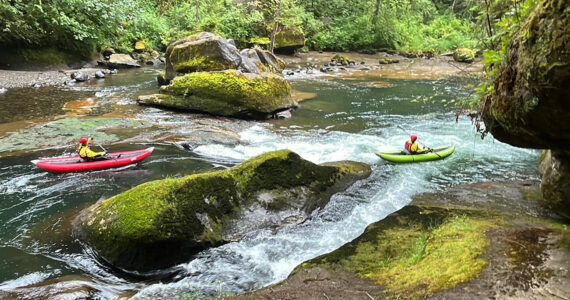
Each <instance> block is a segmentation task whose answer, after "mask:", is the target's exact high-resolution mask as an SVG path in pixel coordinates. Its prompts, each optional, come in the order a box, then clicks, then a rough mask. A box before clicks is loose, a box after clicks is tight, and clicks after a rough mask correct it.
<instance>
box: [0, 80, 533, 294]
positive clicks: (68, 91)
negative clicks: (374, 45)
mask: <svg viewBox="0 0 570 300" xmlns="http://www.w3.org/2000/svg"><path fill="white" fill-rule="evenodd" d="M155 74H156V70H152V69H143V70H136V71H131V72H124V73H122V74H121V75H120V76H114V77H113V76H112V77H110V78H108V79H106V80H105V81H101V82H98V83H90V84H89V85H77V86H75V87H73V88H65V89H41V90H35V89H28V90H20V91H18V92H17V93H16V92H11V91H8V93H5V94H3V95H0V103H1V104H2V107H3V108H7V109H3V110H2V112H0V126H1V125H2V124H4V125H7V124H12V123H13V122H17V121H26V120H32V119H33V120H36V119H38V118H40V119H43V120H47V121H41V122H40V123H39V124H36V125H33V126H47V128H50V123H43V122H48V121H49V120H53V119H55V116H57V115H64V114H65V112H64V111H63V110H62V107H63V104H64V103H66V102H68V101H71V100H75V99H81V98H84V97H93V98H95V99H97V100H98V101H99V103H100V105H99V106H97V108H95V109H94V110H93V111H92V112H91V113H89V114H88V116H89V117H96V118H97V117H100V116H102V115H103V114H105V113H108V112H112V111H113V109H114V107H115V106H116V105H119V106H120V109H121V111H122V112H123V113H124V114H125V115H128V116H130V117H131V118H134V119H137V120H140V121H141V122H147V124H146V125H145V126H143V127H144V128H139V127H133V128H132V129H131V131H133V132H135V134H136V133H137V132H139V131H150V132H152V131H160V133H161V134H162V135H165V134H180V132H187V131H189V130H190V127H192V128H194V127H196V126H198V125H196V123H195V121H194V120H193V119H192V118H190V117H189V116H188V115H185V114H177V113H171V112H163V111H160V110H157V109H153V108H142V107H138V106H136V105H135V104H134V103H133V102H132V99H134V98H136V96H137V95H140V94H145V93H153V92H155V91H156V86H155V81H154V76H155ZM378 80H379V79H378V78H360V79H359V80H343V79H338V80H334V81H330V80H323V79H318V78H316V79H310V78H305V79H295V80H293V81H292V85H293V87H294V88H295V89H297V90H300V91H304V92H314V93H317V97H316V98H314V99H312V100H308V101H305V102H302V103H301V106H300V108H299V109H298V110H297V111H295V112H294V113H293V117H292V118H291V119H289V120H273V121H267V122H243V121H235V120H229V121H226V120H224V121H223V123H231V124H233V125H232V126H234V127H231V126H230V127H231V128H234V129H235V130H236V131H237V133H238V134H239V136H240V140H239V143H217V142H211V141H209V140H208V139H204V142H203V143H201V144H199V145H197V147H195V148H194V149H193V150H192V151H189V150H184V149H181V148H180V147H177V146H175V145H174V144H169V143H163V142H161V143H159V144H157V145H155V146H156V150H155V152H154V153H153V154H152V155H151V156H150V157H149V158H148V159H146V160H145V161H144V162H142V163H139V164H138V165H136V166H132V167H128V168H123V169H119V170H106V171H98V172H91V173H82V174H51V173H47V172H43V171H42V170H39V169H38V168H36V167H35V166H33V165H32V164H30V160H32V159H36V158H38V157H42V156H54V155H61V154H63V153H70V152H71V151H72V148H73V146H74V145H71V146H67V147H65V146H63V147H55V148H54V146H53V145H52V144H50V143H47V142H45V141H42V140H41V139H42V135H46V136H47V133H45V131H41V130H36V131H34V134H30V133H29V131H26V130H29V128H28V129H17V130H16V129H14V130H13V131H12V132H4V133H3V134H0V149H8V147H7V146H10V147H13V145H12V144H13V143H24V142H23V141H24V140H26V141H27V142H30V143H31V144H34V143H37V145H38V146H37V147H34V148H33V149H28V150H20V151H16V152H13V153H8V152H2V153H0V224H2V225H1V226H2V230H1V231H0V292H1V291H3V292H7V293H8V292H10V293H19V291H20V290H19V288H21V287H24V286H27V285H30V284H33V283H42V282H43V283H45V282H46V280H50V279H56V280H60V281H64V282H68V283H69V282H72V283H77V284H78V285H79V286H89V287H90V288H92V289H93V290H94V292H93V295H94V296H95V297H100V298H113V297H116V296H117V295H124V294H127V295H133V294H136V296H135V297H136V298H142V299H147V298H153V299H155V298H164V299H168V298H171V297H177V296H179V295H183V294H191V293H193V292H194V291H200V292H202V293H205V294H216V293H217V292H219V291H220V290H221V291H222V292H230V293H241V292H244V291H249V290H253V289H256V288H260V287H262V286H265V285H268V284H270V283H272V282H275V281H278V280H281V279H283V278H285V277H286V276H287V275H288V274H289V272H290V271H291V270H292V268H293V267H294V266H296V265H298V264H299V263H301V262H303V261H305V260H307V259H310V258H312V257H315V256H317V255H320V254H323V253H326V252H329V251H332V250H334V249H336V248H338V247H339V246H340V245H342V244H344V243H346V242H347V241H350V240H352V239H353V238H355V237H356V236H358V235H359V234H360V232H362V230H364V228H365V227H366V226H367V225H368V224H370V223H372V222H375V221H378V220H380V219H382V218H383V217H385V216H386V215H387V214H389V213H391V212H393V211H395V210H397V209H399V208H400V207H402V206H404V205H406V203H408V202H409V201H410V200H411V197H412V196H413V195H416V194H418V193H421V192H425V191H434V190H442V189H445V188H447V187H450V186H453V185H457V184H460V183H470V182H478V181H491V180H516V179H534V178H537V171H536V169H537V159H538V154H539V153H538V152H537V151H534V150H527V149H520V148H515V147H511V146H509V145H506V144H503V143H500V142H498V141H494V140H493V139H492V138H486V139H485V140H481V139H480V138H479V137H478V135H477V134H476V133H475V132H474V128H473V125H472V124H471V121H470V120H468V119H467V118H460V120H459V122H457V123H456V122H455V111H456V108H455V106H453V105H451V106H450V105H449V104H446V103H449V102H450V101H453V100H455V99H457V98H458V97H460V96H463V95H466V94H467V93H468V91H467V90H466V89H465V88H464V87H463V85H462V83H460V82H456V81H428V80H390V79H381V80H382V81H384V82H388V83H389V85H388V86H387V87H370V83H371V82H375V81H378ZM424 100H425V101H424ZM442 100H445V102H443V101H442ZM35 122H36V123H37V122H38V121H35ZM217 122H220V121H219V120H217ZM165 123H167V124H168V125H169V126H166V127H164V126H163V125H164V124H165ZM74 126H75V125H74ZM161 126H163V127H161ZM52 127H53V126H52ZM400 127H402V128H404V129H401V128H400ZM54 130H55V131H52V132H51V133H50V134H51V135H50V138H54V139H55V138H58V139H59V141H60V143H66V141H68V140H69V141H72V140H74V136H75V135H82V134H83V131H82V128H81V126H77V128H71V129H70V130H66V131H65V133H61V132H63V131H58V130H56V129H54ZM127 131H129V129H128V128H127ZM54 132H55V133H54ZM411 132H413V133H415V134H418V135H419V137H420V140H421V141H422V142H424V143H425V144H428V145H430V146H436V145H447V144H454V145H456V148H457V149H456V152H455V153H454V154H453V155H451V156H450V157H449V158H447V159H445V160H441V161H433V162H426V163H420V164H407V165H397V164H393V163H387V162H384V161H381V160H380V159H379V158H378V157H377V156H376V155H375V152H377V151H379V150H381V149H390V148H400V147H402V146H403V143H404V142H405V140H406V139H407V137H408V136H409V134H410V133H411ZM99 134H102V133H99ZM67 135H69V136H67ZM131 135H132V134H130V135H129V134H124V135H117V136H109V134H108V133H104V134H102V137H101V138H102V139H103V140H104V139H105V138H109V139H108V140H109V141H115V140H117V139H118V140H122V139H125V138H128V137H129V136H131ZM146 136H151V137H152V135H151V134H149V133H146ZM137 141H138V140H135V141H133V140H131V141H130V142H117V141H116V142H114V143H113V144H112V150H117V151H119V150H126V149H137V148H142V147H147V146H148V145H149V144H154V143H153V142H152V139H151V140H149V141H144V142H138V143H137ZM6 143H10V145H6ZM45 145H47V146H45ZM3 147H4V148H3ZM283 148H288V149H291V150H293V151H295V152H297V153H299V154H300V155H301V156H302V157H304V158H306V159H309V160H311V161H314V162H317V163H320V162H327V161H336V160H345V159H350V160H356V161H362V162H366V163H369V164H371V165H372V166H373V174H372V175H371V177H370V178H369V179H367V180H363V181H361V182H358V183H357V184H355V185H354V186H353V187H351V188H350V189H349V190H348V191H346V192H344V193H339V194H337V195H335V196H334V197H333V199H332V200H331V203H330V204H329V205H328V206H327V207H326V208H325V209H323V210H322V211H320V212H317V213H315V215H314V218H313V219H311V220H310V221H308V222H306V223H305V224H303V225H302V226H299V227H295V228H285V229H283V230H281V231H280V232H277V233H275V232H266V231H260V232H255V233H252V234H251V236H250V237H248V238H247V239H246V240H244V241H242V242H237V243H231V244H228V245H225V246H223V247H220V248H216V249H212V250H208V251H205V252H204V253H201V254H200V255H198V256H197V257H196V258H195V259H193V260H189V261H188V263H185V264H182V265H179V266H177V267H175V268H172V269H169V270H161V271H157V273H156V274H154V276H151V277H150V278H147V279H146V280H140V279H135V278H133V277H132V276H128V275H125V274H121V273H117V272H115V271H113V270H111V269H110V268H108V267H107V266H105V265H104V264H103V263H101V262H100V261H98V260H97V259H95V258H94V256H93V255H92V253H91V252H90V249H89V248H88V247H87V248H86V247H83V246H82V245H80V244H78V243H77V241H75V240H73V238H72V237H71V235H70V227H69V223H70V221H71V220H72V218H73V216H74V214H75V213H76V212H77V211H79V210H80V209H82V208H84V207H86V206H88V205H90V204H93V203H95V202H96V201H97V200H100V199H104V198H108V197H110V196H112V195H115V194H117V193H120V192H122V191H125V190H127V189H129V188H131V187H133V186H136V185H138V184H140V183H142V182H146V181H149V180H154V179H160V178H164V177H166V176H174V177H176V176H183V175H187V174H191V173H193V172H196V171H202V170H206V169H216V168H227V167H230V166H232V165H234V164H235V163H238V162H240V161H243V160H245V159H248V158H250V157H252V156H255V155H257V154H260V153H263V152H266V151H271V150H277V149H283ZM275 175H276V176H278V174H275ZM165 255H168V251H167V249H166V250H165ZM66 275H79V276H81V278H84V279H89V280H90V281H91V282H90V283H88V284H86V283H82V281H81V280H79V279H77V278H75V277H65V276H66ZM159 277H164V278H165V279H162V282H161V283H159V280H158V279H157V278H159ZM40 285H41V284H40ZM52 287H53V288H54V289H55V290H57V289H58V288H56V287H54V286H52ZM59 289H62V288H61V287H60V288H59ZM33 291H36V292H37V291H38V288H35V289H31V290H28V291H27V292H26V291H23V292H21V293H22V294H17V295H28V296H29V295H30V294H31V293H32V292H33ZM0 295H1V294H0Z"/></svg>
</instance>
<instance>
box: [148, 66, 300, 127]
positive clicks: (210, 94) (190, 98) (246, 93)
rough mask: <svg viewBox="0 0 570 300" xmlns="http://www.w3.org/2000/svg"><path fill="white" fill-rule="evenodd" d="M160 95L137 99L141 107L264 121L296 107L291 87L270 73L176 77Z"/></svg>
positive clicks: (229, 72) (210, 73)
mask: <svg viewBox="0 0 570 300" xmlns="http://www.w3.org/2000/svg"><path fill="white" fill-rule="evenodd" d="M160 92H161V93H162V95H154V96H151V97H148V96H143V97H139V100H138V101H139V103H140V104H146V105H154V106H161V107H167V108H171V109H179V110H191V111H200V112H206V113H209V114H213V115H221V116H231V117H240V118H247V119H267V118H269V117H271V115H272V114H274V113H276V112H279V111H282V110H285V109H290V108H294V107H296V105H297V104H296V103H295V101H294V100H292V98H291V85H290V84H289V82H288V81H287V80H285V79H284V78H283V77H281V76H277V75H274V74H271V73H263V74H252V73H242V72H239V71H236V70H227V71H223V72H197V73H190V74H186V75H184V76H179V77H176V78H175V79H174V80H172V81H171V82H170V85H168V86H164V87H162V88H161V90H160Z"/></svg>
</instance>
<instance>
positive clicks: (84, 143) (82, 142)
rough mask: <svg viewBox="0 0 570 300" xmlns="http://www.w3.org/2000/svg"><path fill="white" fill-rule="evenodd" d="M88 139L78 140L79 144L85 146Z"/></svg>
mask: <svg viewBox="0 0 570 300" xmlns="http://www.w3.org/2000/svg"><path fill="white" fill-rule="evenodd" d="M87 141H88V139H87V138H86V137H84V136H82V137H81V138H79V143H81V144H83V145H86V144H87Z"/></svg>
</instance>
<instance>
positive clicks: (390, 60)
mask: <svg viewBox="0 0 570 300" xmlns="http://www.w3.org/2000/svg"><path fill="white" fill-rule="evenodd" d="M378 62H379V63H380V64H381V65H386V64H396V63H399V62H400V60H399V59H396V58H381V59H380V60H379V61H378Z"/></svg>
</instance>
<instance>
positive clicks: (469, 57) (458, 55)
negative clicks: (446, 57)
mask: <svg viewBox="0 0 570 300" xmlns="http://www.w3.org/2000/svg"><path fill="white" fill-rule="evenodd" d="M474 59H475V53H474V52H473V51H472V50H471V49H468V48H459V49H457V50H455V51H454V52H453V60H455V61H457V62H465V63H472V62H473V60H474Z"/></svg>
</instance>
